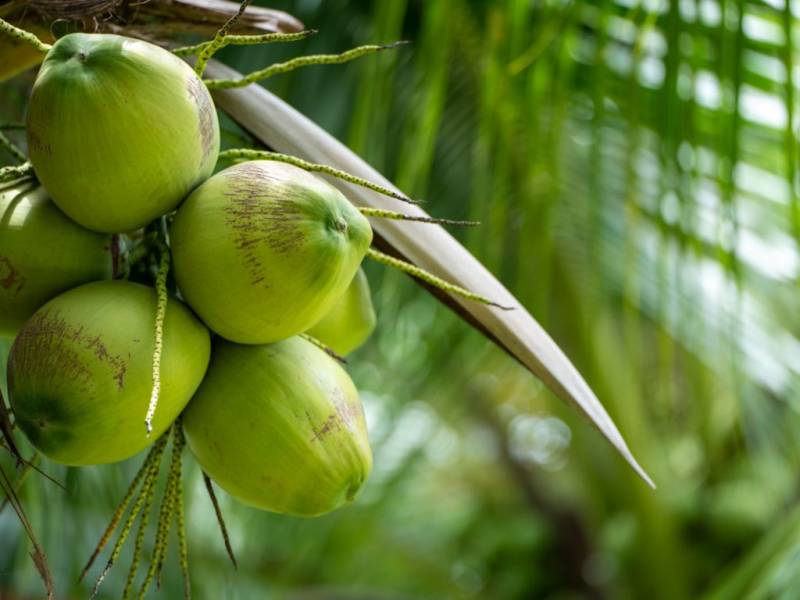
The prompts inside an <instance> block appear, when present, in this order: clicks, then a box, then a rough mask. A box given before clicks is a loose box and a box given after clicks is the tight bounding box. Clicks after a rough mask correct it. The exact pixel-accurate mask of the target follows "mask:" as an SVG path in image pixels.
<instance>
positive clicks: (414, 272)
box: [367, 248, 514, 310]
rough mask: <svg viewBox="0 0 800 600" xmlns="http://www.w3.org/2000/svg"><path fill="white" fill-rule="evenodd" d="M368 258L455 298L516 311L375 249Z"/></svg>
mask: <svg viewBox="0 0 800 600" xmlns="http://www.w3.org/2000/svg"><path fill="white" fill-rule="evenodd" d="M367 256H368V257H369V258H371V259H372V260H374V261H376V262H379V263H381V264H384V265H387V266H389V267H394V268H395V269H399V270H400V271H403V273H406V274H408V275H411V276H412V277H416V278H417V279H420V280H422V281H424V282H425V283H427V284H429V285H432V286H434V287H436V288H439V289H440V290H443V291H445V292H447V293H448V294H453V295H454V296H460V297H462V298H466V299H467V300H472V301H474V302H480V303H481V304H488V305H489V306H495V307H497V308H501V309H503V310H514V308H513V307H511V306H502V305H500V304H497V303H496V302H493V301H492V300H489V299H488V298H486V297H485V296H481V295H480V294H476V293H474V292H470V291H469V290H465V289H464V288H462V287H459V286H457V285H454V284H452V283H448V282H447V281H445V280H444V279H441V278H440V277H437V276H436V275H434V274H433V273H429V272H428V271H426V270H425V269H420V268H419V267H417V266H415V265H412V264H411V263H408V262H406V261H404V260H400V259H399V258H395V257H393V256H389V255H388V254H384V253H383V252H379V251H378V250H375V249H373V248H369V249H367Z"/></svg>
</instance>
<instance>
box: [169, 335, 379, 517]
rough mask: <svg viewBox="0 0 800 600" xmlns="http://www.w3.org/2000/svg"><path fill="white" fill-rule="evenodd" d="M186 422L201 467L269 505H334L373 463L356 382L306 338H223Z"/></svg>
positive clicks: (352, 491)
mask: <svg viewBox="0 0 800 600" xmlns="http://www.w3.org/2000/svg"><path fill="white" fill-rule="evenodd" d="M183 426H184V430H185V432H186V439H187V441H188V443H189V447H190V448H191V451H192V453H193V454H194V456H195V457H196V458H197V461H198V462H199V463H200V465H201V466H202V467H203V470H204V471H205V472H206V473H207V474H208V475H209V476H210V477H211V478H212V479H213V480H214V481H216V482H217V483H218V484H219V485H220V486H221V487H222V488H223V489H224V490H226V491H227V492H228V493H230V494H231V495H232V496H234V497H235V498H238V499H239V500H241V501H242V502H244V503H245V504H248V505H250V506H254V507H256V508H261V509H263V510H269V511H272V512H277V513H284V514H291V515H298V516H315V515H320V514H323V513H326V512H329V511H331V510H333V509H335V508H337V507H339V506H341V505H342V504H344V503H346V502H348V501H350V500H352V499H353V498H354V497H355V495H356V493H357V492H358V490H359V488H360V487H361V485H362V484H363V483H364V481H365V480H366V478H367V476H368V475H369V472H370V470H371V468H372V453H371V451H370V447H369V441H368V439H367V431H366V425H365V422H364V413H363V410H362V407H361V403H360V401H359V399H358V392H357V391H356V388H355V386H354V385H353V382H352V381H351V379H350V377H349V376H348V375H347V373H346V372H345V371H344V369H342V368H341V367H340V366H339V365H338V364H337V363H336V361H334V360H333V359H332V358H331V357H329V356H328V355H327V354H325V352H323V351H322V350H320V349H319V348H317V347H316V346H314V345H313V344H311V343H310V342H307V341H305V340H304V339H302V338H300V337H293V338H290V339H288V340H284V341H282V342H277V343H275V344H267V345H262V346H243V345H238V344H233V343H230V342H226V341H224V340H218V342H217V343H215V346H214V352H213V354H212V358H211V365H210V366H209V369H208V374H207V375H206V378H205V379H204V380H203V384H202V385H201V386H200V389H199V390H197V394H195V397H194V399H193V400H192V401H191V403H190V404H189V406H188V407H187V409H186V412H185V413H184V419H183Z"/></svg>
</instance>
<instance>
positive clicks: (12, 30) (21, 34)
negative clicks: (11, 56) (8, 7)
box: [0, 19, 52, 54]
mask: <svg viewBox="0 0 800 600" xmlns="http://www.w3.org/2000/svg"><path fill="white" fill-rule="evenodd" d="M0 31H2V32H3V33H5V34H6V35H8V36H9V37H12V38H14V39H15V40H18V41H20V42H23V43H25V44H28V45H30V46H33V47H34V48H36V50H38V51H39V52H42V53H43V54H46V53H47V52H50V48H52V46H51V45H50V44H45V43H44V42H43V41H42V40H40V39H39V38H38V37H36V36H35V35H33V34H32V33H31V32H30V31H25V30H24V29H20V28H19V27H15V26H14V25H12V24H11V23H9V22H8V21H6V20H5V19H0Z"/></svg>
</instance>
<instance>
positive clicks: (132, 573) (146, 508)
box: [122, 478, 156, 600]
mask: <svg viewBox="0 0 800 600" xmlns="http://www.w3.org/2000/svg"><path fill="white" fill-rule="evenodd" d="M155 491H156V486H155V478H153V480H152V481H150V482H148V483H147V484H146V491H145V492H144V494H145V498H144V505H143V506H142V518H141V519H140V520H139V529H138V531H137V532H136V540H135V542H134V544H133V558H132V559H131V568H130V570H129V571H128V579H127V581H126V582H125V589H124V591H123V592H122V598H123V600H127V599H128V598H130V594H131V591H132V590H133V584H134V583H135V580H136V572H137V571H138V570H139V562H140V560H141V556H142V546H143V545H144V536H145V533H146V532H147V525H148V523H149V522H150V509H151V508H152V506H153V496H154V495H155Z"/></svg>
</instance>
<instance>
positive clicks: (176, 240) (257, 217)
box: [171, 161, 372, 344]
mask: <svg viewBox="0 0 800 600" xmlns="http://www.w3.org/2000/svg"><path fill="white" fill-rule="evenodd" d="M171 241H172V255H173V259H174V262H173V264H174V272H175V278H176V280H177V282H178V286H179V287H180V289H181V292H182V293H183V296H184V297H185V298H186V301H187V302H188V303H189V305H190V306H191V307H192V308H193V309H194V310H195V312H196V313H197V314H198V315H199V316H200V318H201V319H203V321H205V323H206V324H207V325H208V326H209V327H210V328H211V329H213V330H214V331H216V332H217V333H218V334H220V335H221V336H223V337H224V338H226V339H228V340H231V341H234V342H239V343H243V344H265V343H270V342H275V341H278V340H282V339H286V338H288V337H291V336H293V335H296V334H298V333H301V332H303V331H306V330H307V329H309V328H310V327H312V326H313V325H314V324H316V323H317V322H318V321H319V320H320V319H322V317H323V316H325V315H326V314H327V313H328V312H329V311H330V310H331V309H332V308H333V305H334V304H335V303H336V301H337V300H338V299H339V297H340V296H341V295H342V294H343V293H344V291H345V290H346V289H347V286H348V285H349V284H350V282H351V281H352V280H353V277H354V276H355V274H356V271H357V270H358V266H359V264H360V263H361V261H362V259H363V258H364V255H365V253H366V251H367V249H368V248H369V244H370V242H371V241H372V229H371V228H370V226H369V223H368V222H367V220H366V218H364V216H363V215H362V214H361V213H360V212H359V211H358V210H357V209H356V208H355V207H354V206H353V205H352V204H350V202H348V201H347V199H346V198H345V197H344V196H343V195H342V194H341V192H339V191H338V190H337V189H336V188H334V187H333V186H331V185H330V184H328V183H326V182H325V181H323V180H322V179H319V178H318V177H315V176H314V175H311V174H310V173H307V172H306V171H303V170H302V169H299V168H297V167H294V166H292V165H288V164H284V163H279V162H272V161H253V162H247V163H241V164H238V165H234V166H232V167H230V168H228V169H225V170H224V171H221V172H220V173H217V174H216V175H214V176H213V177H211V178H210V179H208V180H207V181H206V182H205V183H203V184H202V185H200V186H199V187H198V188H197V189H196V190H195V191H194V192H193V193H192V194H191V195H190V196H189V197H188V198H187V199H186V201H185V202H184V203H183V204H182V205H181V207H180V209H179V210H178V212H177V213H176V215H175V220H174V222H173V225H172V230H171Z"/></svg>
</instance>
